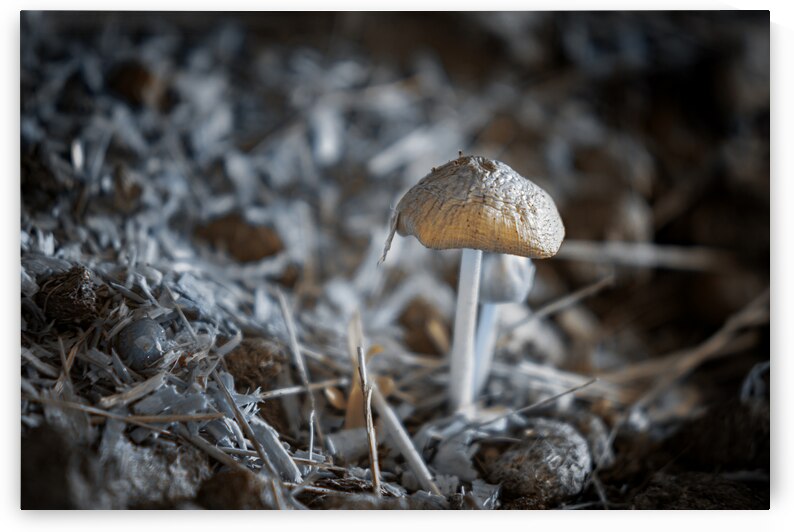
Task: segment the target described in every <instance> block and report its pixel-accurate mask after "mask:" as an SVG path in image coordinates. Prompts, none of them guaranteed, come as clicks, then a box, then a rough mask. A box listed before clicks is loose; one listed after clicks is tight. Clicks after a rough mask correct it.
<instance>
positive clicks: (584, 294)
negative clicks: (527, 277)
mask: <svg viewBox="0 0 794 532" xmlns="http://www.w3.org/2000/svg"><path fill="white" fill-rule="evenodd" d="M614 282H615V275H614V274H610V275H607V276H606V277H604V278H602V279H599V280H598V281H596V282H594V283H593V284H590V285H587V286H585V287H584V288H580V289H579V290H577V291H575V292H573V293H571V294H568V295H565V296H563V297H561V298H559V299H556V300H554V301H552V302H551V303H548V304H547V305H544V306H543V307H541V308H540V309H538V311H537V312H534V313H533V314H531V315H530V316H527V317H526V318H523V319H521V320H518V321H516V322H515V323H511V324H510V325H507V326H506V327H505V333H510V332H512V331H513V330H515V329H516V328H518V327H520V326H522V325H524V324H526V323H529V322H531V321H537V320H541V319H543V318H546V317H548V316H551V315H552V314H556V313H557V312H560V311H561V310H564V309H566V308H568V307H571V306H573V305H575V304H576V303H578V302H579V301H581V300H583V299H585V298H588V297H590V296H592V295H595V294H597V293H598V292H600V291H601V290H603V289H604V288H607V287H609V286H612V284H614Z"/></svg>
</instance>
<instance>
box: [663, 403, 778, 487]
mask: <svg viewBox="0 0 794 532" xmlns="http://www.w3.org/2000/svg"><path fill="white" fill-rule="evenodd" d="M665 447H666V448H667V449H668V450H669V452H670V454H672V455H676V456H678V458H677V462H678V463H681V464H685V465H686V466H687V467H689V468H692V469H694V470H699V471H743V470H747V471H756V470H759V471H766V472H769V403H767V402H766V401H762V400H754V401H751V402H747V403H742V402H740V401H739V400H738V399H736V400H733V401H727V402H725V403H720V404H717V405H715V406H713V407H712V408H710V409H709V410H707V411H706V413H705V414H703V415H702V416H700V417H698V418H696V419H693V420H691V421H688V422H687V423H685V424H684V425H683V426H682V427H681V429H680V430H679V431H678V432H677V433H676V434H675V435H674V436H672V437H671V438H670V439H669V440H668V441H667V442H666V443H665Z"/></svg>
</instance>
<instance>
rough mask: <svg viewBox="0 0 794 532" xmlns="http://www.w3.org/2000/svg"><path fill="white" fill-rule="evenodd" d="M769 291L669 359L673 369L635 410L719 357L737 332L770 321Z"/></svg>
mask: <svg viewBox="0 0 794 532" xmlns="http://www.w3.org/2000/svg"><path fill="white" fill-rule="evenodd" d="M768 303H769V289H767V290H765V291H764V292H763V293H762V294H760V295H759V296H758V297H756V298H755V299H753V301H751V302H750V303H749V304H747V306H745V307H744V308H743V309H741V310H740V311H738V312H737V313H735V314H734V315H732V316H731V317H729V318H728V320H727V321H726V322H725V324H724V325H723V326H722V327H720V329H719V330H718V331H717V332H715V333H714V334H713V335H711V336H710V337H709V338H708V339H706V341H705V342H703V343H701V344H699V345H698V346H696V347H693V348H688V349H682V350H680V351H677V352H674V353H672V354H671V355H668V356H669V357H670V358H671V359H673V360H675V362H674V364H673V365H672V367H671V368H670V369H668V370H667V371H665V373H664V374H663V375H660V378H659V379H658V381H657V383H656V384H655V385H654V387H653V388H651V390H649V391H648V392H647V393H645V394H644V395H643V396H642V397H640V399H639V400H637V402H636V403H635V408H640V407H643V406H646V405H648V404H649V403H650V402H651V401H653V400H654V399H656V398H657V397H658V396H659V395H660V394H662V393H663V392H664V391H665V390H667V389H668V388H669V387H670V386H671V385H672V384H673V383H675V382H676V381H678V380H679V379H681V378H682V377H684V376H685V375H687V374H689V373H690V372H691V371H692V370H694V369H695V368H696V367H698V366H699V365H701V364H702V363H704V362H705V361H707V360H709V359H711V358H713V357H714V356H716V355H717V354H719V353H720V352H721V351H722V349H723V348H724V347H725V346H726V345H727V344H728V343H729V342H731V340H732V339H733V338H734V335H735V334H736V332H737V331H739V330H741V329H743V328H745V327H754V326H757V325H761V324H764V323H767V322H768V321H769V309H768V308H767V305H768Z"/></svg>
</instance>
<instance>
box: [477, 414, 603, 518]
mask: <svg viewBox="0 0 794 532" xmlns="http://www.w3.org/2000/svg"><path fill="white" fill-rule="evenodd" d="M592 463H593V462H592V460H591V458H590V450H589V449H588V446H587V441H586V440H585V439H584V438H583V437H582V435H581V434H579V432H578V431H577V430H576V429H575V428H573V427H572V426H571V425H569V424H567V423H563V422H561V421H557V420H553V419H546V418H536V419H532V420H531V421H530V424H529V427H528V428H527V431H526V435H525V437H524V440H523V441H522V442H521V443H519V444H517V445H515V446H514V447H512V448H510V449H508V450H507V451H506V452H504V454H502V456H501V457H500V458H499V459H498V460H496V462H495V463H494V464H493V466H492V468H491V472H490V475H489V482H492V483H494V484H498V483H501V484H502V487H503V490H504V491H503V494H504V501H505V508H507V509H525V510H530V509H531V510H542V509H547V508H554V507H557V506H558V505H560V504H561V503H563V502H565V501H567V500H569V499H571V498H573V497H575V496H577V495H579V493H581V492H582V490H583V489H584V486H585V481H586V480H587V476H588V474H589V473H590V471H591V469H592Z"/></svg>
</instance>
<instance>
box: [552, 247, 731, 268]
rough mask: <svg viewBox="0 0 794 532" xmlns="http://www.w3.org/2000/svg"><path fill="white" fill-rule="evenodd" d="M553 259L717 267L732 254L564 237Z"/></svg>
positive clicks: (726, 264) (728, 262) (725, 264)
mask: <svg viewBox="0 0 794 532" xmlns="http://www.w3.org/2000/svg"><path fill="white" fill-rule="evenodd" d="M554 258H555V259H563V260H579V261H585V262H597V263H607V264H619V265H621V266H634V267H639V268H669V269H673V270H694V271H704V270H705V271H719V270H725V269H728V268H730V266H731V265H732V264H733V263H734V260H733V256H732V255H730V254H728V253H725V252H723V251H718V250H715V249H710V248H702V247H694V246H693V247H679V246H660V245H656V244H651V243H647V242H618V241H608V242H589V241H585V240H566V241H565V242H563V244H562V246H561V247H560V250H559V251H558V252H557V255H555V256H554Z"/></svg>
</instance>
